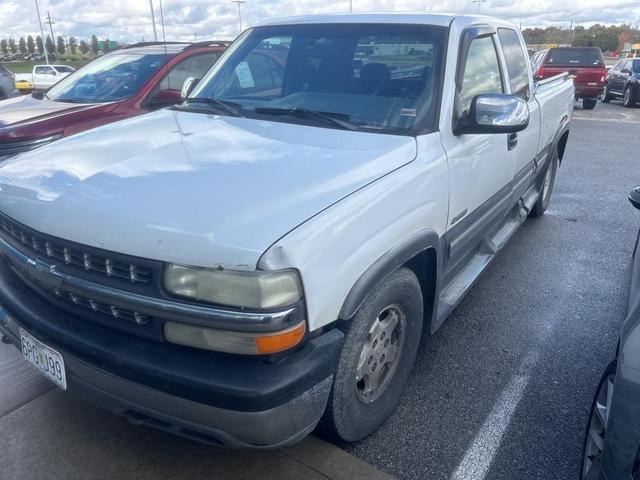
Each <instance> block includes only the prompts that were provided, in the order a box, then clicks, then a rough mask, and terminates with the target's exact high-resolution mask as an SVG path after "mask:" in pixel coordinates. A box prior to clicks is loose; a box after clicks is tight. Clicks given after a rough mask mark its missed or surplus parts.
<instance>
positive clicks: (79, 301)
mask: <svg viewBox="0 0 640 480" xmlns="http://www.w3.org/2000/svg"><path fill="white" fill-rule="evenodd" d="M53 293H55V295H56V297H58V298H59V299H61V300H64V301H65V302H67V303H70V304H73V305H79V306H81V307H85V308H89V309H91V310H93V311H94V312H99V313H104V314H105V315H108V316H109V317H113V318H120V319H123V320H127V321H129V322H135V323H137V324H138V325H145V324H146V323H149V321H150V317H149V316H148V315H144V314H142V313H138V312H134V311H132V310H126V309H123V308H118V307H114V306H113V305H107V304H106V303H102V302H98V301H96V300H93V299H91V298H86V297H82V296H80V295H75V294H73V293H66V292H61V291H59V290H55V291H54V292H53Z"/></svg>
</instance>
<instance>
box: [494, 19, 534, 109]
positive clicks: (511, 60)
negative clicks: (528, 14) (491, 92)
mask: <svg viewBox="0 0 640 480" xmlns="http://www.w3.org/2000/svg"><path fill="white" fill-rule="evenodd" d="M498 38H499V39H500V44H501V45H502V51H503V52H504V59H505V62H506V64H507V73H508V74H509V85H510V86H511V93H512V94H514V95H518V96H519V97H522V98H524V99H525V100H528V99H529V72H528V71H527V60H526V59H525V56H524V55H525V53H524V50H523V48H522V44H521V43H520V39H519V38H518V34H517V33H516V32H515V31H513V30H511V29H508V28H499V29H498Z"/></svg>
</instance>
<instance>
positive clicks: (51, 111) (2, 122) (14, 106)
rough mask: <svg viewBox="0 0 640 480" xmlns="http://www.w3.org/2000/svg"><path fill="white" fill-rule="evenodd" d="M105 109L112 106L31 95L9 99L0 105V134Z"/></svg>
mask: <svg viewBox="0 0 640 480" xmlns="http://www.w3.org/2000/svg"><path fill="white" fill-rule="evenodd" d="M105 107H108V108H109V109H111V108H113V104H102V103H68V102H54V101H51V100H46V99H43V100H38V99H36V98H33V97H32V96H31V95H25V96H20V97H15V98H11V99H9V100H5V101H3V102H2V103H0V134H3V133H6V131H5V130H6V129H7V127H16V126H18V125H20V124H23V123H30V122H33V121H40V120H45V119H47V120H48V119H53V118H56V117H59V116H61V115H65V114H67V113H70V112H76V111H79V110H91V109H99V108H105Z"/></svg>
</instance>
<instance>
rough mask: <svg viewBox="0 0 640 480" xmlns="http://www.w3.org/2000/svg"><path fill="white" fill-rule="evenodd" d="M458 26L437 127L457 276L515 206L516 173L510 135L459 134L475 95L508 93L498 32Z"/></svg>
mask: <svg viewBox="0 0 640 480" xmlns="http://www.w3.org/2000/svg"><path fill="white" fill-rule="evenodd" d="M455 24H456V21H454V22H453V24H452V27H451V32H450V35H449V38H450V44H449V51H450V52H458V54H457V55H455V54H453V55H449V56H448V59H447V68H446V73H445V82H444V85H445V89H444V92H443V102H442V108H441V115H440V125H439V127H440V132H441V138H442V144H443V147H444V149H445V151H446V152H447V160H448V164H449V183H450V197H449V218H448V224H447V232H446V234H445V239H446V240H447V243H448V245H449V256H448V259H445V262H447V264H448V265H447V267H446V273H445V275H447V276H448V274H450V275H454V274H455V273H456V271H457V270H458V267H461V266H462V265H464V264H465V261H464V260H465V259H469V258H471V257H472V256H473V255H474V253H475V252H476V251H477V248H479V245H480V243H481V241H482V239H483V237H484V236H485V235H486V233H487V231H488V230H489V229H490V228H491V227H492V226H493V225H495V224H496V222H497V221H499V220H500V219H501V218H504V215H505V213H506V212H507V210H508V209H509V208H510V207H511V206H512V205H511V203H510V201H511V197H512V181H513V175H514V163H513V159H512V155H510V150H509V148H508V140H507V134H457V133H456V132H455V125H456V123H457V122H459V121H460V120H461V119H463V118H464V116H466V115H468V114H469V110H470V107H471V102H472V100H473V98H474V97H475V96H477V95H480V94H485V93H506V82H505V78H504V77H503V73H502V69H501V67H500V60H499V56H498V48H497V37H496V30H495V29H494V28H492V27H489V26H472V27H465V28H456V25H455ZM452 120H453V121H452ZM445 281H446V278H445Z"/></svg>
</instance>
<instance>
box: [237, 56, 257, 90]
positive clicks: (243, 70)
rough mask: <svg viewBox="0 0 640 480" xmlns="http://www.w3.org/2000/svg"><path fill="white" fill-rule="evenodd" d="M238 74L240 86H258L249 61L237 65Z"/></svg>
mask: <svg viewBox="0 0 640 480" xmlns="http://www.w3.org/2000/svg"><path fill="white" fill-rule="evenodd" d="M236 76H237V77H238V82H240V88H252V87H255V86H256V84H255V82H254V81H253V75H251V69H250V68H249V64H248V63H247V62H240V63H239V64H238V66H237V67H236Z"/></svg>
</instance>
